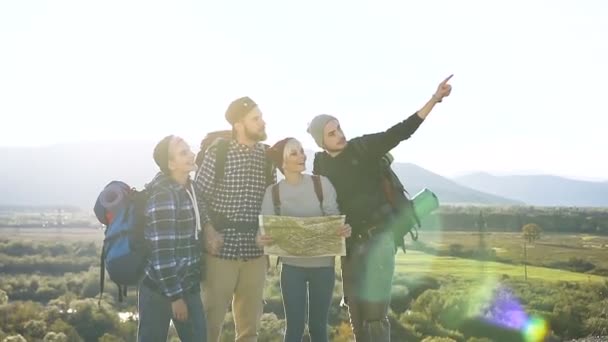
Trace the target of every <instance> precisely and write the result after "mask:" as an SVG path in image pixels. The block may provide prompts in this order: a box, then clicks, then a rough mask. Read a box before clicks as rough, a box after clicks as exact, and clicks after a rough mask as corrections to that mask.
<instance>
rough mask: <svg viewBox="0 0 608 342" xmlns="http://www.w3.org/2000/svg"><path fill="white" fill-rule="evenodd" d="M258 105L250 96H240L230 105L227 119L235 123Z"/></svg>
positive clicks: (232, 123)
mask: <svg viewBox="0 0 608 342" xmlns="http://www.w3.org/2000/svg"><path fill="white" fill-rule="evenodd" d="M257 106H258V105H257V104H256V103H255V102H254V101H253V100H252V99H250V98H249V97H247V96H245V97H241V98H238V99H236V100H234V101H232V103H230V105H229V106H228V109H227V110H226V120H227V121H228V122H229V123H230V124H231V125H234V123H235V122H237V121H239V120H241V119H242V118H244V117H245V115H247V114H248V113H249V112H251V111H252V110H253V109H254V108H256V107H257Z"/></svg>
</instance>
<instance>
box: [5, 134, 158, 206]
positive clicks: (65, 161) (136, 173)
mask: <svg viewBox="0 0 608 342" xmlns="http://www.w3.org/2000/svg"><path fill="white" fill-rule="evenodd" d="M153 148H154V143H140V142H126V143H115V142H112V143H82V144H63V145H54V146H49V147H19V148H13V147H10V148H7V147H2V148H0V159H1V160H2V167H1V168H0V205H12V206H14V205H19V206H59V205H62V206H63V205H74V206H78V207H81V208H92V207H93V204H94V201H95V199H96V196H97V194H98V193H99V191H101V190H102V189H103V187H104V186H105V185H106V184H107V183H108V182H109V181H111V180H113V179H121V180H124V181H126V182H127V183H128V184H130V185H132V186H136V187H138V188H139V187H142V186H143V185H144V184H145V182H147V181H148V180H150V179H151V178H152V177H153V176H154V174H155V170H156V168H155V166H156V165H155V164H154V161H153V160H152V150H153Z"/></svg>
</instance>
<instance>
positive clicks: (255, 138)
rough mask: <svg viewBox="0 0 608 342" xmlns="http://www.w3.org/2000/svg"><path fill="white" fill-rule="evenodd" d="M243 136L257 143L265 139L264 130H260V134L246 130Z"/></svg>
mask: <svg viewBox="0 0 608 342" xmlns="http://www.w3.org/2000/svg"><path fill="white" fill-rule="evenodd" d="M245 136H246V137H247V139H250V140H253V141H257V142H260V141H264V140H266V138H267V136H266V130H264V129H262V131H261V132H253V131H250V130H248V129H245Z"/></svg>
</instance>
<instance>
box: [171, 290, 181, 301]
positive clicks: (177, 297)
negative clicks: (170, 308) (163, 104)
mask: <svg viewBox="0 0 608 342" xmlns="http://www.w3.org/2000/svg"><path fill="white" fill-rule="evenodd" d="M183 298H184V291H181V292H178V293H177V294H174V295H172V296H169V300H171V301H172V302H175V301H176V300H178V299H183Z"/></svg>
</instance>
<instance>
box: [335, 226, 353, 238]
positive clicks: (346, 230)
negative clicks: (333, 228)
mask: <svg viewBox="0 0 608 342" xmlns="http://www.w3.org/2000/svg"><path fill="white" fill-rule="evenodd" d="M352 231H353V229H352V228H351V226H350V224H348V223H347V224H345V225H343V226H342V228H340V230H338V235H340V236H341V237H343V238H347V237H350V234H352Z"/></svg>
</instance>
